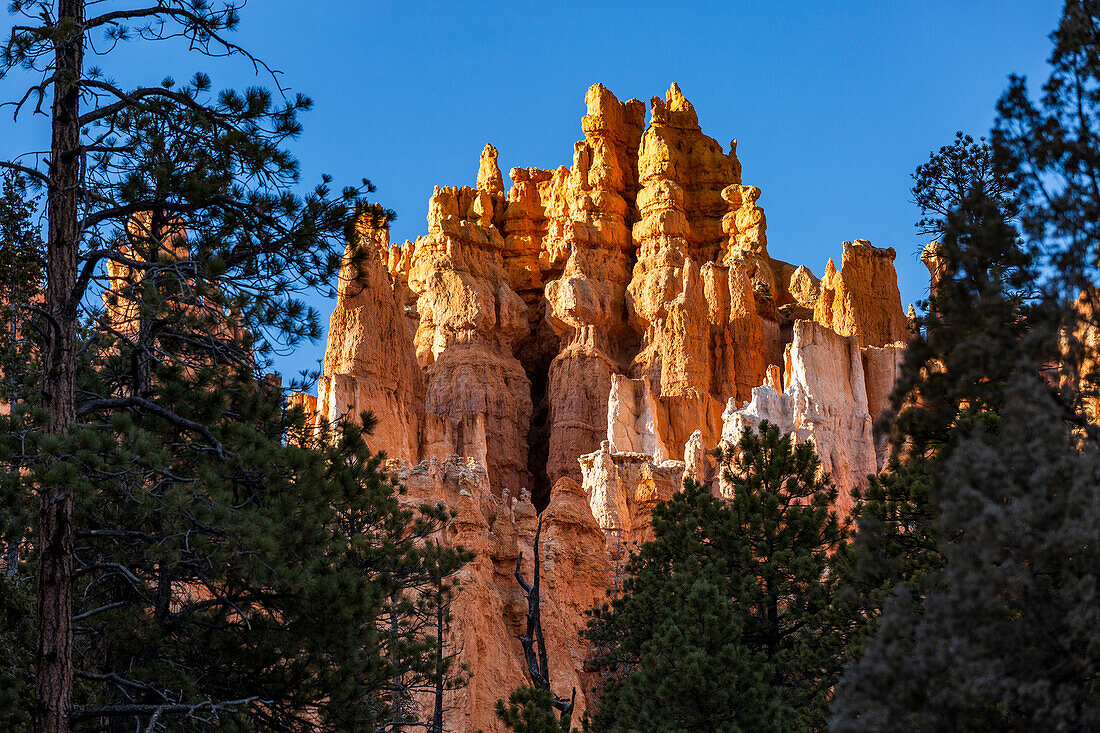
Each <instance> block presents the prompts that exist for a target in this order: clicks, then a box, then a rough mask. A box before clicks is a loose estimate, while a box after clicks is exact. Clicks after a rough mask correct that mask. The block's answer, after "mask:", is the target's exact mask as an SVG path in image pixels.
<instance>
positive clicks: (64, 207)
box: [34, 0, 84, 733]
mask: <svg viewBox="0 0 1100 733" xmlns="http://www.w3.org/2000/svg"><path fill="white" fill-rule="evenodd" d="M83 22H84V2H83V0H60V2H59V7H58V18H57V23H58V26H59V28H62V29H64V30H65V31H66V34H65V35H64V36H63V37H61V38H59V39H58V41H57V45H56V51H55V58H56V68H55V70H54V73H55V75H56V80H55V81H54V98H53V110H52V116H53V139H52V141H51V145H50V183H49V187H48V198H47V218H48V221H49V233H48V242H47V250H46V251H47V261H46V304H45V305H46V310H47V311H48V312H49V314H50V316H51V317H52V318H53V321H54V322H53V324H52V327H51V329H50V331H49V334H50V336H49V338H48V339H47V341H46V350H45V366H46V370H45V371H46V373H45V377H44V380H43V401H44V404H45V407H46V410H47V411H48V413H49V416H50V422H49V425H48V426H47V431H48V432H49V433H51V434H55V435H60V434H64V433H66V432H67V431H68V430H69V429H70V428H71V426H72V424H73V423H74V422H75V420H76V398H75V372H76V352H75V350H74V347H75V342H76V330H77V313H78V307H79V303H78V302H76V299H75V297H74V291H75V289H76V275H77V262H78V256H79V246H80V242H79V232H78V231H77V226H78V224H77V222H78V215H79V208H78V190H79V186H80V154H79V152H80V151H79V145H80V87H79V85H78V81H79V79H80V74H81V66H82V63H83V55H84V33H83V28H82V25H83ZM62 460H63V459H62ZM51 468H52V467H46V469H47V474H46V478H45V480H44V481H43V482H42V484H41V487H40V502H41V504H40V509H39V515H38V549H39V566H38V631H37V639H36V648H35V670H36V680H35V710H34V727H35V731H37V733H68V731H69V728H70V726H69V714H70V712H71V710H72V692H73V654H72V643H73V629H72V608H73V588H72V581H73V490H72V489H73V487H72V486H71V485H68V484H67V483H66V481H65V480H64V479H58V478H57V476H58V472H56V471H52V470H50V469H51Z"/></svg>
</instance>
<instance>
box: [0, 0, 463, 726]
mask: <svg viewBox="0 0 1100 733" xmlns="http://www.w3.org/2000/svg"><path fill="white" fill-rule="evenodd" d="M47 5H48V4H47ZM116 5H117V4H116ZM122 5H123V6H124V5H125V4H122ZM240 5H243V3H236V2H230V3H219V4H217V5H212V4H209V3H206V2H200V1H198V0H194V1H192V0H186V1H184V2H174V1H173V2H166V3H159V4H158V3H153V4H151V5H149V6H145V5H142V6H133V7H129V8H127V7H123V6H120V7H112V8H110V9H106V8H104V7H103V6H102V5H101V4H100V3H79V4H73V5H69V6H68V10H66V12H79V13H80V14H81V15H82V17H83V20H82V21H80V22H77V21H76V20H75V19H74V18H72V17H65V16H64V15H63V14H62V15H61V17H60V18H58V17H57V16H58V15H59V14H58V13H57V12H56V11H57V8H54V9H53V11H50V10H47V9H46V6H43V5H41V4H39V3H24V2H14V3H11V11H12V12H13V13H16V14H22V15H23V16H25V17H24V18H23V19H22V22H20V23H18V24H16V25H15V26H13V30H12V33H11V34H10V35H9V36H8V38H7V39H6V44H5V46H4V48H3V51H2V55H0V77H5V79H7V78H10V76H12V72H13V71H15V70H17V69H18V70H22V71H29V72H31V73H39V74H40V77H39V79H38V81H37V82H31V84H32V87H31V90H30V92H29V94H28V95H27V96H26V97H22V95H20V98H21V99H22V101H18V100H17V101H16V102H15V103H14V105H13V108H14V109H13V111H14V113H15V115H16V117H17V118H19V115H21V114H29V113H30V111H31V109H30V108H31V107H33V106H34V104H35V103H36V102H37V101H41V100H42V99H43V98H46V99H47V100H48V98H49V96H50V95H53V96H54V97H55V101H57V102H58V104H55V105H54V107H53V109H54V114H53V116H52V118H51V120H52V126H53V133H54V135H53V139H54V140H55V143H56V145H63V146H70V147H68V148H67V149H61V150H57V149H55V150H54V151H53V155H52V156H51V160H50V163H49V167H48V168H47V167H46V164H45V163H43V164H42V166H41V167H40V168H35V167H33V166H28V165H24V164H22V163H19V162H13V161H0V167H5V168H7V169H9V170H19V172H20V174H21V175H23V176H25V177H26V180H27V182H28V183H30V184H31V185H33V186H40V187H42V188H44V189H45V190H46V196H45V201H46V204H47V213H48V218H49V221H50V224H51V226H50V229H49V232H50V237H51V241H50V247H49V248H48V249H49V256H48V257H46V258H45V259H44V260H42V261H40V262H39V263H35V262H30V265H35V266H37V270H38V272H37V273H36V274H35V277H33V278H29V279H28V282H34V283H37V282H38V281H39V280H40V279H41V277H40V276H41V275H42V274H43V273H44V275H45V281H44V282H43V289H44V301H43V304H42V308H40V309H38V313H39V315H41V316H42V319H41V320H38V321H29V322H28V328H26V329H25V330H24V331H23V335H25V336H27V337H28V339H29V346H30V350H29V352H28V354H27V358H26V359H9V360H8V361H7V362H5V364H3V365H0V368H3V369H4V374H5V379H8V376H9V375H10V378H11V380H13V381H12V384H22V385H27V384H30V385H34V386H35V392H37V394H36V393H35V392H28V391H23V392H12V394H14V395H15V396H16V397H17V398H18V399H17V402H16V404H15V405H13V410H12V416H11V417H10V418H4V428H5V430H4V432H3V435H0V459H2V460H4V462H5V463H6V466H7V467H8V468H9V470H8V471H7V472H6V473H5V475H4V477H3V481H2V486H3V491H2V492H0V515H2V516H4V518H5V520H8V519H9V518H11V520H10V522H7V524H9V525H10V526H7V527H5V529H6V530H7V534H6V535H5V537H4V540H5V543H6V544H7V546H8V547H11V546H13V545H15V546H20V547H21V548H22V549H23V552H22V554H21V556H20V557H19V558H18V562H19V567H20V568H24V569H29V568H33V567H35V565H36V564H40V565H41V568H40V570H39V572H38V578H37V580H38V581H39V582H38V583H37V585H38V586H39V596H40V598H45V597H47V596H48V597H49V598H50V599H51V601H50V604H49V606H48V608H47V609H46V611H45V612H44V614H43V618H44V619H48V620H49V621H51V622H53V623H54V624H55V626H58V627H61V626H63V624H62V623H61V620H64V619H66V618H71V620H72V623H73V628H74V638H73V645H72V649H73V657H72V659H73V666H74V667H75V675H74V674H73V670H71V669H70V668H69V666H68V664H67V662H68V660H67V659H61V657H62V655H50V658H49V659H47V660H46V661H47V662H48V666H49V669H50V674H49V675H44V676H42V679H46V680H48V681H49V682H50V683H51V684H50V685H48V687H49V688H50V689H48V690H46V691H45V692H43V691H42V690H39V691H38V693H37V694H38V695H39V696H40V697H41V698H42V699H40V700H39V701H37V702H38V705H37V709H38V710H40V711H45V712H43V713H42V715H43V716H45V715H49V716H50V717H51V718H52V719H54V720H55V721H56V722H55V723H54V724H55V725H57V726H61V727H64V726H65V725H68V724H69V723H70V722H71V725H72V726H73V727H74V728H75V729H78V730H102V729H111V730H119V729H127V730H129V729H140V730H149V731H154V730H167V729H171V730H209V729H211V728H213V727H220V728H225V729H227V730H256V729H276V730H340V731H343V730H357V729H375V728H378V727H383V726H393V725H396V724H399V723H401V722H403V721H405V720H407V719H408V717H409V716H410V715H415V714H416V713H417V712H418V711H416V710H413V709H412V708H411V707H410V705H411V703H412V701H413V700H414V698H415V696H416V694H417V693H418V692H419V691H421V690H425V689H439V687H440V686H445V685H447V684H454V683H455V681H456V680H457V679H458V678H459V677H460V676H459V675H457V674H456V672H458V671H457V670H453V669H451V664H450V659H449V655H447V654H446V653H445V652H444V650H442V649H441V648H440V644H439V642H438V634H437V633H436V630H437V628H438V624H439V623H446V618H447V613H446V607H447V603H448V602H449V599H450V596H451V592H452V587H453V583H454V579H453V576H454V573H455V570H456V569H457V568H458V567H459V566H460V565H461V564H462V563H463V562H465V561H466V560H467V559H468V558H469V556H468V554H466V553H464V552H462V551H457V550H448V549H446V548H442V547H440V546H439V545H438V544H437V543H436V542H435V541H434V540H433V538H434V537H435V536H437V534H438V533H439V532H440V531H441V529H442V527H443V526H444V524H445V523H446V522H447V521H449V518H450V517H449V515H448V514H447V512H446V511H445V510H444V509H443V508H441V507H422V508H419V509H417V508H410V507H408V506H405V504H406V502H405V500H403V499H402V497H401V489H400V487H398V486H396V485H395V484H394V483H393V482H392V481H391V480H390V479H389V478H388V477H387V476H386V475H385V474H384V473H383V472H382V471H381V469H380V463H381V460H382V458H381V456H379V455H375V454H371V453H370V452H369V451H368V450H367V449H366V447H365V445H364V442H363V439H362V431H361V430H360V429H358V428H355V427H353V426H349V425H342V426H335V427H334V428H333V429H331V430H326V431H323V432H322V433H321V434H320V435H315V434H314V433H313V432H312V431H309V430H306V429H305V427H304V417H303V416H302V415H301V414H300V413H288V412H287V411H285V410H284V407H283V406H284V402H285V394H284V393H283V392H282V391H281V390H280V389H279V388H278V387H277V386H276V385H274V384H273V383H272V382H271V381H270V380H269V379H268V378H267V377H265V376H264V373H263V372H264V370H265V367H266V366H267V359H268V356H269V355H270V353H272V350H274V349H277V348H285V347H288V346H293V345H295V344H297V343H300V342H301V341H302V340H303V339H314V338H316V337H318V336H319V335H320V324H319V319H318V316H317V313H316V312H314V311H313V310H312V309H310V308H308V307H306V306H305V305H304V303H302V302H301V301H300V300H299V294H300V292H301V291H302V290H303V289H316V288H318V287H322V286H324V287H326V288H329V290H330V291H331V284H332V283H333V282H335V280H336V274H337V271H338V269H339V267H340V266H341V262H342V257H341V255H342V254H343V253H344V248H345V245H350V246H349V248H348V253H349V257H348V258H347V259H348V260H349V262H350V264H355V262H356V261H357V259H358V258H361V257H363V256H365V250H364V249H363V248H360V247H358V246H357V244H358V238H359V231H360V230H359V228H358V227H357V224H358V225H367V226H375V227H377V226H384V225H385V224H386V223H387V222H388V221H389V220H391V219H392V218H393V215H392V212H389V211H387V210H385V209H383V208H382V207H381V206H378V205H376V204H368V203H367V202H366V201H365V200H364V199H363V195H364V194H366V193H368V192H370V191H372V190H373V188H372V187H371V185H370V183H369V182H368V181H366V180H364V181H363V182H362V185H361V186H358V187H349V188H345V189H343V190H340V191H335V192H334V191H333V190H332V188H331V185H330V184H331V179H329V178H328V177H323V178H322V179H321V181H320V183H319V185H317V186H316V187H314V188H313V189H312V191H308V192H304V193H301V192H300V189H299V184H300V180H299V165H298V163H297V161H296V160H295V159H294V157H293V155H292V154H291V153H290V152H289V150H288V149H287V147H286V146H287V144H288V143H289V142H290V141H292V140H293V139H294V138H295V137H297V136H298V135H299V134H300V131H301V125H300V122H299V119H298V116H299V114H300V113H302V112H304V111H306V110H308V109H309V108H310V106H311V102H310V101H309V100H308V98H306V97H304V96H302V95H293V94H289V93H287V91H286V90H285V89H280V90H279V91H280V93H279V94H272V93H271V92H269V91H267V90H264V89H261V88H249V89H245V90H242V91H234V90H221V91H215V89H214V87H213V84H212V82H211V80H210V78H209V77H207V76H206V75H205V74H196V75H194V76H193V77H192V78H191V80H190V81H189V82H187V83H185V84H177V83H176V82H175V81H174V80H172V79H170V78H166V79H164V81H163V82H162V83H160V84H159V85H153V86H144V87H136V88H123V87H121V86H120V85H118V84H117V83H116V82H115V81H114V80H113V79H112V78H111V77H110V76H109V75H108V74H107V72H105V71H104V70H102V69H100V68H99V67H94V66H90V65H86V64H81V63H80V62H79V58H80V53H79V51H80V49H83V48H88V49H90V48H91V47H92V44H93V40H95V39H96V37H98V36H100V35H102V36H105V38H104V40H105V41H106V43H105V45H102V46H100V47H99V50H100V51H102V52H103V53H102V54H101V56H102V61H103V62H104V63H105V64H106V63H108V62H109V61H110V60H111V55H110V49H113V48H114V46H115V44H116V43H117V42H122V41H127V40H130V39H141V40H142V41H143V42H145V41H150V42H151V41H157V40H169V39H173V38H179V37H183V38H186V39H187V40H188V42H189V43H190V47H191V48H192V49H193V50H196V51H198V52H200V53H206V54H208V55H212V56H218V55H231V54H240V55H244V56H246V57H247V58H249V59H251V60H252V61H254V62H255V63H256V68H257V69H258V70H266V67H264V66H263V64H262V62H260V61H258V60H256V59H253V58H252V57H251V56H249V55H248V54H247V52H245V51H244V50H243V49H241V48H240V47H239V46H237V45H235V44H233V43H232V42H231V41H229V40H228V39H227V37H226V36H225V32H226V31H230V30H232V29H234V28H235V27H236V25H237V23H238V20H239V19H238V13H237V10H238V7H239V6H240ZM96 13H99V15H96ZM64 64H69V65H68V66H63V65H64ZM271 78H272V79H275V76H274V74H272V75H271ZM74 89H75V90H76V92H75V94H74V93H72V90H74ZM66 104H69V105H70V107H66V106H65V105H66ZM27 105H30V107H28V106H27ZM47 107H49V105H48V103H47ZM72 107H75V108H72ZM56 145H55V147H56ZM77 145H78V146H79V149H75V148H73V147H71V146H77ZM18 160H23V161H26V160H30V159H28V158H22V159H18ZM73 161H78V162H77V163H76V164H74V163H73ZM66 176H69V177H70V178H71V180H72V181H73V184H72V185H71V186H68V187H67V188H66V190H65V191H63V192H59V191H58V190H56V186H57V181H58V180H62V179H65V177H66ZM0 204H3V207H2V210H0V226H3V227H5V229H4V234H5V236H8V234H9V229H11V227H12V226H15V227H16V228H15V229H11V231H15V232H16V233H17V234H19V235H20V236H24V235H25V236H24V239H26V240H27V241H28V242H30V241H31V240H32V239H33V237H31V234H32V233H33V230H32V229H30V228H27V225H26V222H27V221H29V220H28V219H27V216H26V215H27V214H28V213H29V212H30V210H31V208H32V207H31V204H30V203H29V202H28V203H23V202H22V201H21V200H16V199H15V198H14V197H13V196H11V195H9V194H8V189H7V188H5V196H4V199H3V201H0ZM5 211H7V212H12V215H11V216H10V217H8V218H5V213H4V212H5ZM9 221H10V222H16V224H12V225H10V226H9ZM62 223H64V224H65V226H61V224H62ZM19 227H22V228H19ZM13 241H14V239H13ZM20 241H22V240H20ZM5 246H6V245H5ZM34 269H35V267H32V266H28V268H27V271H28V272H31V271H32V270H34ZM12 272H14V270H13V271H12ZM20 272H22V269H21V270H20ZM8 274H10V273H8V272H6V273H5V276H7V275H8ZM21 282H22V281H20V283H21ZM16 284H17V285H19V283H16ZM14 287H15V285H12V288H14ZM20 287H22V285H20ZM9 365H10V366H11V367H12V368H11V369H10V370H9V369H8V366H9ZM40 405H42V406H44V407H45V408H46V409H42V408H40ZM368 423H369V421H368ZM58 426H60V427H61V428H64V429H57V430H55V429H54V428H57V427H58ZM39 499H41V506H42V507H45V509H44V510H43V511H42V512H41V513H40V516H43V517H49V519H50V522H51V523H52V524H51V526H52V527H53V529H51V530H50V531H49V532H48V533H47V532H46V531H45V530H42V531H40V530H39V527H38V526H37V525H36V522H35V520H34V516H35V512H34V508H35V507H34V505H35V504H36V503H39ZM70 508H71V517H72V519H71V522H70V521H69V519H68V513H69V510H70ZM43 526H45V523H43ZM70 533H71V537H72V541H71V545H70V544H69V543H68V542H67V541H66V540H67V538H68V537H69V535H70ZM46 540H52V541H51V542H47V541H46ZM44 548H48V549H44ZM35 552H40V557H36V556H35V554H34V553H35ZM39 560H40V561H41V562H40V563H36V561H39ZM12 565H13V566H14V563H12ZM70 565H71V566H72V573H71V574H70V573H69V571H68V570H67V567H68V566H70ZM28 574H29V571H28ZM17 581H18V582H22V579H17V580H13V581H11V582H12V583H17ZM34 581H35V578H29V579H28V582H29V584H30V587H33V585H34ZM70 584H71V587H72V590H73V607H72V608H71V609H70V608H68V600H67V594H66V593H65V592H63V591H64V590H66V589H67V588H68V587H69V586H70ZM13 587H15V586H13ZM18 587H19V588H20V589H24V590H25V589H26V587H27V584H23V585H19V586H18ZM6 589H7V586H6V585H5V590H6ZM43 589H45V590H43ZM47 591H48V593H47ZM13 598H15V596H14V595H13ZM2 608H3V613H4V614H5V615H4V617H3V619H2V622H3V623H4V624H5V627H4V629H5V632H6V631H7V630H8V628H9V627H10V628H11V629H16V630H17V631H13V632H12V633H11V634H5V637H4V640H3V643H4V644H11V645H12V647H13V651H12V653H11V655H10V657H6V658H5V659H6V660H10V664H11V669H10V670H9V669H8V668H5V670H4V672H3V674H4V675H6V676H5V677H4V681H5V682H6V681H7V680H9V679H10V680H12V681H13V682H12V685H11V687H10V688H8V687H6V688H5V694H6V695H7V692H8V690H10V691H11V692H12V694H11V695H7V696H5V697H3V698H0V704H2V705H3V706H4V709H3V711H2V712H0V716H3V715H7V716H8V717H7V718H0V719H3V720H5V721H8V720H10V721H15V722H18V721H20V720H23V719H22V718H17V717H16V716H17V715H18V714H19V711H20V710H22V711H24V712H25V711H33V710H35V709H36V701H32V700H30V699H28V698H27V695H28V694H30V693H31V692H32V691H31V690H30V689H29V687H25V686H24V685H23V682H22V680H26V679H27V675H28V670H29V666H28V664H29V660H30V657H29V656H27V655H25V654H21V653H19V652H18V651H17V650H24V651H25V650H26V649H27V648H28V646H27V644H26V643H25V642H26V641H27V640H26V639H25V638H24V637H23V636H21V635H22V634H23V630H24V629H27V628H30V629H31V631H36V633H38V634H39V635H40V636H41V635H43V634H44V633H46V632H44V631H43V629H45V628H46V627H47V624H45V623H37V624H34V623H31V625H30V626H27V623H30V622H32V621H40V620H41V619H31V620H30V621H28V620H27V619H26V618H25V617H24V616H21V615H19V614H20V613H22V610H21V609H23V608H24V606H22V605H19V604H17V603H14V602H13V603H11V604H9V605H6V606H3V607H2ZM28 633H29V632H28ZM31 641H33V639H32V640H31ZM50 641H51V642H52V641H53V640H52V639H51V640H50ZM29 648H32V649H33V648H34V644H33V643H31V644H30V646H29ZM43 659H46V657H43V656H42V655H40V658H39V659H38V663H39V664H40V665H42V664H43ZM41 669H42V666H40V667H39V670H41ZM9 672H10V674H9ZM74 677H75V684H74V685H73V689H74V691H73V701H74V704H73V709H72V710H71V711H69V710H67V709H66V707H67V702H66V700H65V695H64V694H59V693H58V692H57V691H58V690H62V689H64V688H66V687H67V686H68V684H69V682H70V681H72V678H74ZM50 706H52V707H50ZM47 708H48V709H47ZM70 712H71V714H70ZM422 717H423V716H422Z"/></svg>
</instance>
